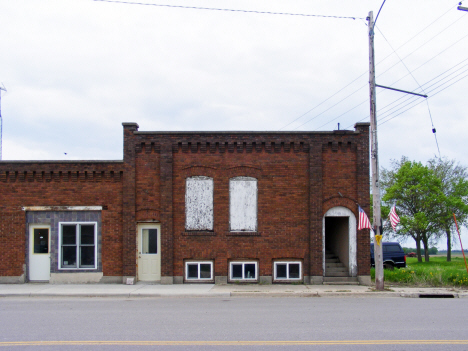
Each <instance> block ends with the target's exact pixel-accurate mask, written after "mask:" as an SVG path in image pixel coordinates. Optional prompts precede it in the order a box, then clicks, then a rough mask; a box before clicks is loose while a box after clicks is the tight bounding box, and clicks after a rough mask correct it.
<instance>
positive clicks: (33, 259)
mask: <svg viewBox="0 0 468 351" xmlns="http://www.w3.org/2000/svg"><path fill="white" fill-rule="evenodd" d="M29 280H31V281H49V280H50V227H48V226H43V225H42V226H41V225H32V226H30V227H29Z"/></svg>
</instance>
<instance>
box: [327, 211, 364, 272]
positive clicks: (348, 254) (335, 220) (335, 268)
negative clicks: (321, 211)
mask: <svg viewBox="0 0 468 351" xmlns="http://www.w3.org/2000/svg"><path fill="white" fill-rule="evenodd" d="M322 228H323V232H322V247H323V275H324V276H325V277H340V276H342V277H356V275H357V259H356V246H357V245H356V244H357V243H356V217H355V216H354V213H353V212H352V211H351V210H350V209H348V208H346V207H342V206H337V207H333V208H331V209H329V210H328V211H327V213H325V215H324V216H323V226H322Z"/></svg>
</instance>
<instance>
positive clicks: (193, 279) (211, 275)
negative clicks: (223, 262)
mask: <svg viewBox="0 0 468 351" xmlns="http://www.w3.org/2000/svg"><path fill="white" fill-rule="evenodd" d="M189 264H192V265H193V264H197V265H198V278H189V277H188V273H189V271H188V265H189ZM201 264H209V265H210V267H211V269H210V278H200V265H201ZM185 280H187V281H191V282H196V281H211V280H214V278H213V261H187V262H185Z"/></svg>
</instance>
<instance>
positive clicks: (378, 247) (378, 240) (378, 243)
mask: <svg viewBox="0 0 468 351" xmlns="http://www.w3.org/2000/svg"><path fill="white" fill-rule="evenodd" d="M367 20H368V21H369V93H370V124H371V136H370V137H371V164H372V197H373V209H374V217H373V226H374V262H375V288H376V289H377V290H383V289H384V274H383V255H382V233H380V230H381V226H380V223H381V215H380V181H379V152H378V143H377V114H376V97H375V63H374V14H373V12H372V11H371V12H369V17H367Z"/></svg>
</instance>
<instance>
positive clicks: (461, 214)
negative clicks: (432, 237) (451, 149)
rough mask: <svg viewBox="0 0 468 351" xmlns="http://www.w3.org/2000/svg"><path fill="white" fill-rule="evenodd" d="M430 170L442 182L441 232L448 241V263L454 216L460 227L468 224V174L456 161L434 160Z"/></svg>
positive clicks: (450, 253) (430, 163) (440, 205)
mask: <svg viewBox="0 0 468 351" xmlns="http://www.w3.org/2000/svg"><path fill="white" fill-rule="evenodd" d="M428 166H429V168H430V169H431V170H432V171H433V172H434V173H435V174H436V176H437V177H438V178H439V179H440V180H441V185H442V187H441V190H442V192H443V194H444V201H443V202H441V203H440V204H439V207H440V216H439V230H440V232H441V233H442V234H443V235H445V237H446V239H447V261H448V262H449V261H451V260H452V232H453V230H454V229H455V228H454V227H455V222H454V219H453V214H455V215H456V217H457V222H458V223H459V224H460V225H466V224H467V223H468V205H467V199H468V180H467V179H468V172H467V169H466V167H464V166H461V165H460V164H458V163H456V162H455V161H454V160H448V159H446V158H444V159H440V158H433V159H431V160H429V162H428Z"/></svg>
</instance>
